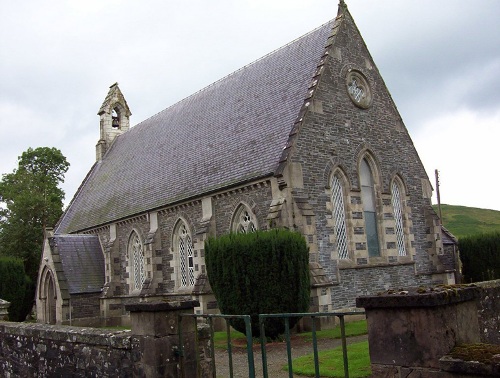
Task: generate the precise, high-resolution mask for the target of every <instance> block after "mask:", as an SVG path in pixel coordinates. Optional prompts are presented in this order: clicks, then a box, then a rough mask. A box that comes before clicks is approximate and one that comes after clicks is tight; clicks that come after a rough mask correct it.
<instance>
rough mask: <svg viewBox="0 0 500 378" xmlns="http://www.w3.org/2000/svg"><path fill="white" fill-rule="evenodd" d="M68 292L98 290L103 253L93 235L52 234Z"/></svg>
mask: <svg viewBox="0 0 500 378" xmlns="http://www.w3.org/2000/svg"><path fill="white" fill-rule="evenodd" d="M54 242H55V247H56V248H57V251H58V253H59V256H60V259H61V264H62V266H63V271H64V275H65V277H66V280H67V282H68V288H69V292H70V294H83V293H95V292H100V291H101V290H102V287H103V285H104V254H103V252H102V248H101V244H100V243H99V238H98V237H97V236H95V235H54Z"/></svg>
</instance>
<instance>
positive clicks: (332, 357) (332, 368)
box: [283, 341, 371, 378]
mask: <svg viewBox="0 0 500 378" xmlns="http://www.w3.org/2000/svg"><path fill="white" fill-rule="evenodd" d="M347 359H348V361H349V377H351V378H361V377H368V376H370V375H371V368H370V354H369V351H368V341H362V342H359V343H354V344H350V345H348V346H347ZM318 361H319V374H320V375H321V376H322V377H339V378H342V377H344V357H343V354H342V347H337V348H334V349H330V350H325V351H321V352H319V353H318ZM292 364H293V372H294V374H299V375H306V376H314V355H313V354H312V353H311V354H308V355H306V356H302V357H298V358H296V359H294V360H293V361H292ZM283 370H288V367H287V365H285V366H284V367H283Z"/></svg>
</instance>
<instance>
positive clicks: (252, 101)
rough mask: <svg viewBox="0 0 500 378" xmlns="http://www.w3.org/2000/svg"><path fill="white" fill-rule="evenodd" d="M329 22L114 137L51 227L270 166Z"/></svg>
mask: <svg viewBox="0 0 500 378" xmlns="http://www.w3.org/2000/svg"><path fill="white" fill-rule="evenodd" d="M332 25H333V23H332V22H329V23H327V24H325V25H322V26H321V27H319V28H318V29H316V30H314V31H312V32H310V33H308V34H306V35H304V36H302V37H301V38H299V39H297V40H295V41H293V42H291V43H289V44H288V45H286V46H284V47H282V48H280V49H278V50H276V51H274V52H273V53H271V54H269V55H267V56H265V57H263V58H261V59H260V60H257V61H256V62H254V63H252V64H250V65H247V66H245V67H243V68H242V69H240V70H238V71H236V72H234V73H232V74H231V75H229V76H227V77H225V78H223V79H221V80H219V81H217V82H215V83H213V84H212V85H210V86H208V87H206V88H205V89H203V90H201V91H199V92H197V93H195V94H193V95H192V96H190V97H187V98H185V99H184V100H182V101H180V102H178V103H176V104H174V105H172V106H170V107H169V108H167V109H165V110H163V111H162V112H160V113H158V114H156V115H154V116H153V117H151V118H149V119H147V120H145V121H143V122H141V123H139V124H138V125H136V126H135V127H133V128H131V129H130V130H129V131H127V132H125V133H124V134H123V135H121V136H119V137H117V138H116V140H115V141H114V143H113V144H112V145H111V147H110V148H109V150H108V151H107V153H106V155H105V156H104V158H103V160H102V162H99V163H96V164H95V165H94V167H93V168H92V172H90V174H89V175H88V176H87V178H86V181H85V182H84V183H83V184H82V186H81V187H80V190H79V191H78V192H77V194H76V195H75V197H74V198H73V200H72V202H71V204H70V206H69V207H68V209H67V210H66V212H65V214H64V215H63V217H62V218H61V221H60V222H59V224H58V226H57V229H56V232H57V233H71V232H78V231H82V230H86V229H90V228H92V227H96V226H98V225H101V224H105V223H108V222H112V221H115V220H118V219H123V218H126V217H128V216H131V215H134V214H138V213H141V212H144V211H148V210H150V209H155V208H159V207H163V206H167V205H169V204H172V203H175V202H177V201H181V200H185V199H188V198H192V197H196V196H200V195H202V194H204V193H208V192H211V191H215V190H218V189H220V188H224V187H227V186H231V185H235V184H237V183H241V182H244V181H247V180H253V179H258V178H260V177H264V176H267V175H271V174H273V173H274V172H275V170H276V169H277V167H278V164H279V160H280V156H281V153H282V150H283V147H285V145H286V142H287V140H288V135H289V133H290V131H291V129H292V127H293V125H294V123H295V120H296V119H297V116H298V115H299V111H300V109H301V106H302V104H303V102H304V99H305V98H306V97H307V96H308V88H309V87H310V85H311V83H312V82H313V76H314V75H315V74H316V70H317V66H318V63H319V61H320V59H321V57H322V56H323V53H324V47H325V45H326V43H327V39H328V36H329V35H330V34H331V28H332Z"/></svg>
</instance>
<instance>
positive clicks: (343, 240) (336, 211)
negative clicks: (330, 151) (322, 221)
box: [331, 174, 349, 259]
mask: <svg viewBox="0 0 500 378" xmlns="http://www.w3.org/2000/svg"><path fill="white" fill-rule="evenodd" d="M331 187H332V217H333V223H334V228H335V240H336V244H337V252H338V256H339V259H348V258H349V251H348V250H347V227H346V219H345V206H344V188H343V185H342V182H341V179H340V177H339V175H338V174H336V175H334V176H333V178H332V182H331Z"/></svg>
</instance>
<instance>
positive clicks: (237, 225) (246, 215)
mask: <svg viewBox="0 0 500 378" xmlns="http://www.w3.org/2000/svg"><path fill="white" fill-rule="evenodd" d="M257 229H258V227H257V219H256V217H255V215H254V213H253V212H252V211H251V210H250V209H249V208H248V207H247V206H246V205H244V204H241V205H239V206H238V208H237V209H236V211H235V213H234V217H233V222H232V226H231V230H232V231H233V232H239V233H243V234H246V233H248V232H255V231H257Z"/></svg>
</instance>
